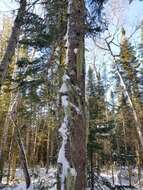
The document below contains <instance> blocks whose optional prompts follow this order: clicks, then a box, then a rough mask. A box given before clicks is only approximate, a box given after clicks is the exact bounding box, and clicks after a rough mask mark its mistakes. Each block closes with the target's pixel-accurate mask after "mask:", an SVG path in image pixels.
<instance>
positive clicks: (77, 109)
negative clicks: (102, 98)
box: [58, 0, 86, 190]
mask: <svg viewBox="0 0 143 190" xmlns="http://www.w3.org/2000/svg"><path fill="white" fill-rule="evenodd" d="M84 8H85V7H84V1H83V0H80V1H77V0H69V1H68V23H67V34H66V38H67V39H66V40H67V43H66V48H67V50H66V65H67V70H66V73H65V75H64V77H63V84H62V87H61V90H60V92H61V99H62V106H63V108H64V121H63V123H62V125H61V128H60V129H59V131H60V133H61V136H62V138H63V142H62V146H61V149H60V152H59V158H58V163H59V164H60V166H61V168H60V169H61V171H60V172H61V173H60V174H61V175H60V177H61V190H64V189H65V190H66V189H67V190H84V189H85V187H86V180H85V178H86V177H85V173H86V169H85V168H86V116H85V64H84Z"/></svg>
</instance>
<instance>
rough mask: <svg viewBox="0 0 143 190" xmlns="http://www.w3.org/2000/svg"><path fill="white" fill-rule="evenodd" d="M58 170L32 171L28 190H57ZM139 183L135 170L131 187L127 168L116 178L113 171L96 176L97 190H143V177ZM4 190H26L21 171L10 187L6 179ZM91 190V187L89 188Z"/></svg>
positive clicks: (2, 186) (119, 171) (116, 175)
mask: <svg viewBox="0 0 143 190" xmlns="http://www.w3.org/2000/svg"><path fill="white" fill-rule="evenodd" d="M56 171H57V170H56V168H51V169H49V171H48V173H46V170H45V169H44V168H36V169H34V170H31V182H32V183H31V186H30V187H29V189H28V190H57V187H56V175H57V174H56ZM141 179H142V180H140V183H139V182H138V176H137V171H136V170H133V175H132V177H131V182H132V187H129V177H128V171H127V170H126V168H124V169H123V168H122V169H121V170H118V171H114V178H113V175H112V172H111V171H106V172H102V173H101V175H100V176H97V175H95V189H96V190H143V176H142V178H141ZM113 181H114V185H113ZM0 189H2V190H26V187H25V181H24V178H23V174H22V171H21V169H17V170H16V178H15V180H13V181H12V182H11V183H10V184H9V185H6V178H4V180H3V185H0ZM87 190H90V187H89V188H87Z"/></svg>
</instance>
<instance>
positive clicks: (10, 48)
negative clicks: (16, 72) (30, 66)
mask: <svg viewBox="0 0 143 190" xmlns="http://www.w3.org/2000/svg"><path fill="white" fill-rule="evenodd" d="M26 5H27V1H26V0H20V8H19V10H18V13H17V16H16V19H15V21H14V25H13V28H12V32H11V36H10V38H9V41H8V45H7V48H6V51H5V54H4V56H3V59H2V61H1V64H0V87H1V86H2V84H3V82H4V80H5V78H6V76H7V70H8V65H9V64H11V63H12V58H13V56H14V54H15V49H16V46H17V42H18V39H19V36H20V33H21V26H22V25H23V18H24V16H25V13H26Z"/></svg>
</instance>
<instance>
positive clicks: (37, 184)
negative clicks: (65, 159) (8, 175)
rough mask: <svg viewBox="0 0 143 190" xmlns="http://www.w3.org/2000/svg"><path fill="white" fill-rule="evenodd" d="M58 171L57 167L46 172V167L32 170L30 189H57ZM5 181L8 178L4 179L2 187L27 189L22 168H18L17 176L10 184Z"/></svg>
mask: <svg viewBox="0 0 143 190" xmlns="http://www.w3.org/2000/svg"><path fill="white" fill-rule="evenodd" d="M56 173H57V170H56V168H51V169H49V171H48V173H46V169H45V168H37V169H34V170H33V171H32V170H31V171H30V174H31V182H32V183H31V186H30V187H29V188H28V190H56V189H57V186H56ZM5 181H6V179H4V180H3V185H1V186H0V189H3V190H26V184H25V180H24V177H23V174H22V171H21V169H17V170H16V178H15V180H13V181H12V182H11V183H10V184H9V185H6V184H5ZM2 186H3V187H2Z"/></svg>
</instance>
